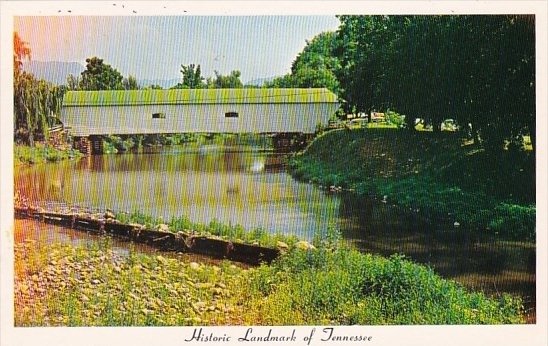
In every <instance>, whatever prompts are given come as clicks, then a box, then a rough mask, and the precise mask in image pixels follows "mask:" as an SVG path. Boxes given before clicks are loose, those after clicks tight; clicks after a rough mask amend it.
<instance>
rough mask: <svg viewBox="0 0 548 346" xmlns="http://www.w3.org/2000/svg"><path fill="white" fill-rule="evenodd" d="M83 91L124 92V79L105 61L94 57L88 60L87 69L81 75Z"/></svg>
mask: <svg viewBox="0 0 548 346" xmlns="http://www.w3.org/2000/svg"><path fill="white" fill-rule="evenodd" d="M81 76H82V79H81V81H80V89H81V90H123V89H124V85H123V83H122V81H123V79H124V77H123V76H122V75H121V74H120V72H118V71H117V70H116V69H115V68H113V67H112V66H110V65H108V64H105V63H104V62H103V59H100V58H98V57H92V58H87V59H86V69H85V70H84V71H83V72H82V73H81Z"/></svg>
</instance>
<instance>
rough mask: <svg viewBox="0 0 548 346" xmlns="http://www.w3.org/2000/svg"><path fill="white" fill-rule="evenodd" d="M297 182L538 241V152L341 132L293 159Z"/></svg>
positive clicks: (444, 137)
mask: <svg viewBox="0 0 548 346" xmlns="http://www.w3.org/2000/svg"><path fill="white" fill-rule="evenodd" d="M290 169H291V172H292V174H293V176H295V177H296V178H298V179H301V180H304V181H310V182H312V183H315V184H319V185H322V186H333V185H334V186H341V187H344V188H348V189H353V190H355V191H356V192H357V193H358V194H361V195H375V196H378V197H380V198H383V197H384V196H386V198H387V200H388V201H389V202H390V203H394V204H398V205H400V206H402V207H403V208H405V209H412V210H420V212H421V213H422V215H424V216H426V217H428V218H430V219H431V220H432V221H436V220H445V221H446V222H451V223H453V222H458V223H459V224H461V225H463V226H466V228H467V229H472V230H477V231H488V232H491V233H493V234H495V233H497V234H500V235H503V236H507V237H510V238H513V239H528V240H534V238H535V215H536V208H535V180H534V172H535V167H534V155H532V153H531V152H527V151H521V152H512V151H502V152H501V153H500V154H499V155H498V156H497V157H492V156H490V154H489V153H487V152H486V151H485V150H483V149H481V148H478V147H477V146H473V145H464V144H463V141H462V140H461V138H460V137H459V136H458V133H455V132H443V133H439V134H436V133H431V132H416V133H412V132H410V131H404V130H394V129H381V128H379V129H360V130H336V131H330V132H327V133H325V134H324V135H322V136H320V137H318V138H317V139H316V140H315V141H314V142H313V143H312V144H311V145H310V146H309V147H308V148H307V150H306V151H305V152H304V153H300V154H298V155H296V156H295V157H293V158H292V159H291V161H290Z"/></svg>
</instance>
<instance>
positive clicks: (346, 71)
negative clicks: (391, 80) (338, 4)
mask: <svg viewBox="0 0 548 346" xmlns="http://www.w3.org/2000/svg"><path fill="white" fill-rule="evenodd" d="M338 18H339V20H340V22H341V24H340V26H339V29H338V30H337V34H338V44H339V45H338V49H337V55H338V56H339V60H340V65H341V66H340V69H337V70H336V72H337V76H338V79H339V81H340V83H341V96H342V98H343V99H344V101H345V102H346V103H345V107H346V110H347V111H352V112H365V113H367V114H368V115H369V117H370V116H371V111H372V110H380V109H383V108H385V107H386V101H387V98H386V94H387V93H388V85H387V80H386V74H387V72H388V70H389V69H390V68H391V66H388V65H387V59H388V54H390V51H391V43H392V41H393V40H394V39H395V37H397V35H398V33H399V27H400V26H401V19H400V18H398V17H389V16H346V15H345V16H339V17H338ZM369 120H370V121H371V119H369Z"/></svg>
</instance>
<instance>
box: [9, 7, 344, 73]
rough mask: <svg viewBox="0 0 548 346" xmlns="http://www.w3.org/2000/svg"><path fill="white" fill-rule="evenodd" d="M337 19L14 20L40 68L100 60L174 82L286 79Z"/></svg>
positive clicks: (328, 17) (213, 17)
mask: <svg viewBox="0 0 548 346" xmlns="http://www.w3.org/2000/svg"><path fill="white" fill-rule="evenodd" d="M338 24H339V21H338V20H337V19H336V18H335V17H334V16H154V17H106V16H95V17H92V16H87V17H83V16H59V17H15V19H14V26H15V31H17V32H18V33H19V36H20V37H21V38H22V39H23V40H24V41H26V42H28V43H29V46H30V48H31V51H32V59H33V60H36V61H67V62H73V61H75V62H79V63H81V64H82V65H85V59H86V58H87V57H90V56H98V57H100V58H103V59H104V60H105V62H106V63H108V64H110V65H111V66H113V67H114V68H116V69H117V70H118V71H120V73H122V74H123V75H124V76H127V75H128V74H132V75H134V76H135V77H137V79H172V78H179V77H180V76H181V73H180V72H179V71H180V65H181V64H185V65H187V64H190V63H195V64H200V65H201V68H202V74H203V75H204V76H206V77H208V76H213V71H214V70H217V71H219V72H220V73H222V74H228V73H229V72H230V71H232V70H240V71H241V72H242V77H241V80H242V81H243V82H247V81H249V80H252V79H255V78H263V77H270V76H276V75H283V74H285V73H288V72H289V71H290V67H291V62H292V61H293V60H294V59H295V57H296V55H297V54H298V53H299V52H300V51H301V50H302V49H303V48H304V46H305V44H306V42H305V41H306V40H310V39H311V38H313V37H314V36H315V35H317V34H319V33H320V32H323V31H328V30H331V31H333V30H336V29H337V27H338Z"/></svg>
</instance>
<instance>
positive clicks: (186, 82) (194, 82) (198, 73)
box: [173, 64, 206, 89]
mask: <svg viewBox="0 0 548 346" xmlns="http://www.w3.org/2000/svg"><path fill="white" fill-rule="evenodd" d="M181 74H182V75H183V76H182V81H181V82H180V83H178V84H177V85H175V86H174V87H173V89H201V88H205V87H206V84H205V82H204V80H205V79H204V77H202V69H201V67H200V65H198V66H196V65H195V64H190V65H181Z"/></svg>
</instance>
